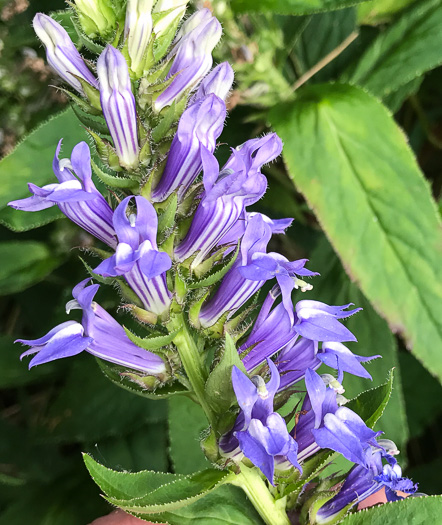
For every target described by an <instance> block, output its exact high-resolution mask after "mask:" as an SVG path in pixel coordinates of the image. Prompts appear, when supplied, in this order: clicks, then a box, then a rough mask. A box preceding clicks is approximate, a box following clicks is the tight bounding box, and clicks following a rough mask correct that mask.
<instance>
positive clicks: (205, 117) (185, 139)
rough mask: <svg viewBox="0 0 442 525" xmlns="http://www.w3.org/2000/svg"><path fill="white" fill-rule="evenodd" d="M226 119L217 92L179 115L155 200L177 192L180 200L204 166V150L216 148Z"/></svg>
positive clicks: (211, 150) (156, 188)
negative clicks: (202, 156) (176, 128)
mask: <svg viewBox="0 0 442 525" xmlns="http://www.w3.org/2000/svg"><path fill="white" fill-rule="evenodd" d="M225 118H226V106H225V104H224V102H223V101H222V100H221V99H220V98H219V97H217V96H216V95H214V94H209V95H207V96H206V97H204V98H202V99H200V100H197V101H196V102H195V103H194V104H192V105H191V106H190V107H189V108H187V109H186V111H185V112H184V113H183V115H182V116H181V118H180V121H179V123H178V130H177V132H176V134H175V136H174V138H173V141H172V144H171V146H170V150H169V153H168V155H167V162H166V166H165V168H164V172H163V174H162V175H161V179H160V180H159V182H158V184H157V185H156V186H155V187H154V189H153V191H152V200H153V201H154V202H157V201H163V200H165V199H167V197H168V196H169V195H170V194H171V193H172V192H174V191H175V190H176V191H177V194H178V198H179V199H180V200H181V199H182V198H183V196H184V195H185V193H186V191H187V190H188V189H189V186H190V185H191V184H192V183H193V182H194V180H195V179H196V177H197V176H198V174H199V173H200V172H201V169H202V167H203V166H202V158H201V151H202V149H205V150H207V151H209V152H210V153H213V151H214V150H215V145H216V140H217V138H218V137H219V136H220V135H221V132H222V130H223V126H224V120H225Z"/></svg>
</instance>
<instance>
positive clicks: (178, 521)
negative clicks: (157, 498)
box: [135, 485, 264, 525]
mask: <svg viewBox="0 0 442 525" xmlns="http://www.w3.org/2000/svg"><path fill="white" fill-rule="evenodd" d="M135 515H137V514H135ZM139 517H141V518H142V517H143V516H141V515H139ZM144 517H145V516H144ZM148 519H149V521H151V522H153V523H168V524H169V525H195V524H196V523H200V524H201V525H202V524H207V525H209V524H210V525H263V523H264V522H263V521H262V519H261V517H260V516H259V514H258V513H257V511H256V509H255V507H254V506H253V505H252V504H251V503H250V501H249V500H248V499H247V497H246V495H245V494H244V492H243V491H242V490H241V489H240V488H239V487H234V486H232V485H222V486H221V487H219V488H217V489H216V490H214V491H213V492H210V493H209V494H208V495H207V496H205V497H204V498H201V499H199V500H198V501H196V502H195V503H192V504H191V505H187V506H186V507H182V508H181V509H178V510H176V511H174V512H163V513H162V514H149V517H148Z"/></svg>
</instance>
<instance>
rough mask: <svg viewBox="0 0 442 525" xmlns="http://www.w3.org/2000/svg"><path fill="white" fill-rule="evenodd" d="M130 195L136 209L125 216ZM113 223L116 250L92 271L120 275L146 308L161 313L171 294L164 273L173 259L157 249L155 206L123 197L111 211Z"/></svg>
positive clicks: (140, 198) (145, 201) (137, 197)
mask: <svg viewBox="0 0 442 525" xmlns="http://www.w3.org/2000/svg"><path fill="white" fill-rule="evenodd" d="M132 199H134V200H135V203H136V212H135V211H134V212H133V213H131V214H130V215H129V216H128V215H127V209H128V206H129V204H130V202H131V200H132ZM113 224H114V228H115V231H116V234H117V236H118V241H119V242H118V246H117V248H116V252H115V254H114V255H112V256H111V257H109V258H108V259H105V260H104V261H103V262H102V263H101V264H100V265H99V266H97V268H95V270H94V271H95V273H97V274H99V275H103V276H105V277H116V276H117V275H123V276H124V277H125V279H126V281H127V282H128V284H129V286H130V287H131V288H132V290H133V291H134V292H135V293H136V294H137V295H138V297H139V298H140V300H141V301H142V303H143V305H144V307H145V308H146V310H149V311H150V312H153V313H155V314H157V315H160V314H162V313H163V312H164V311H166V310H167V309H168V308H169V306H170V301H171V297H172V294H171V293H170V292H169V290H168V288H167V283H166V274H165V272H166V271H167V270H169V269H170V267H171V265H172V261H171V260H170V257H169V255H167V253H165V252H160V251H158V247H157V240H156V236H157V227H158V218H157V214H156V211H155V208H154V207H153V206H152V204H151V203H150V202H149V201H148V200H147V199H145V198H144V197H141V196H136V197H126V198H125V199H124V200H123V201H121V203H120V204H119V205H118V206H117V208H116V210H115V212H114V216H113Z"/></svg>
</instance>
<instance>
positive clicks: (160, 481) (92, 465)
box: [83, 454, 183, 499]
mask: <svg viewBox="0 0 442 525" xmlns="http://www.w3.org/2000/svg"><path fill="white" fill-rule="evenodd" d="M83 459H84V463H85V465H86V468H87V469H88V471H89V474H90V475H91V476H92V479H93V480H94V481H95V483H96V484H97V485H98V486H99V487H100V488H101V490H102V491H103V492H104V493H105V494H106V495H107V496H109V497H113V498H123V499H124V498H126V499H132V498H138V497H142V496H144V495H145V494H146V493H148V492H151V491H154V490H156V489H158V488H159V487H161V486H163V485H165V484H168V483H171V482H172V481H177V480H179V479H181V478H183V476H179V475H178V474H168V473H164V472H153V471H152V470H142V471H140V472H124V471H123V472H119V471H117V470H112V469H110V468H107V467H104V466H103V465H100V463H98V462H97V461H95V460H94V459H93V458H92V457H91V456H89V455H88V454H83Z"/></svg>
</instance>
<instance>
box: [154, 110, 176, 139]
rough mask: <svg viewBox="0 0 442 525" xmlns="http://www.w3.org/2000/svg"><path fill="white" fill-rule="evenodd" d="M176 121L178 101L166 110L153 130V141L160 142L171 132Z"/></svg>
mask: <svg viewBox="0 0 442 525" xmlns="http://www.w3.org/2000/svg"><path fill="white" fill-rule="evenodd" d="M175 120H176V101H175V100H174V101H173V102H172V104H171V105H170V106H169V107H168V108H167V109H166V111H165V112H164V114H163V115H162V116H161V120H160V122H159V123H158V124H157V125H156V126H155V127H154V128H153V130H152V140H153V141H154V142H160V140H162V139H163V138H164V137H165V136H166V135H167V133H168V132H169V131H170V128H171V126H172V124H173V123H174V122H175Z"/></svg>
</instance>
